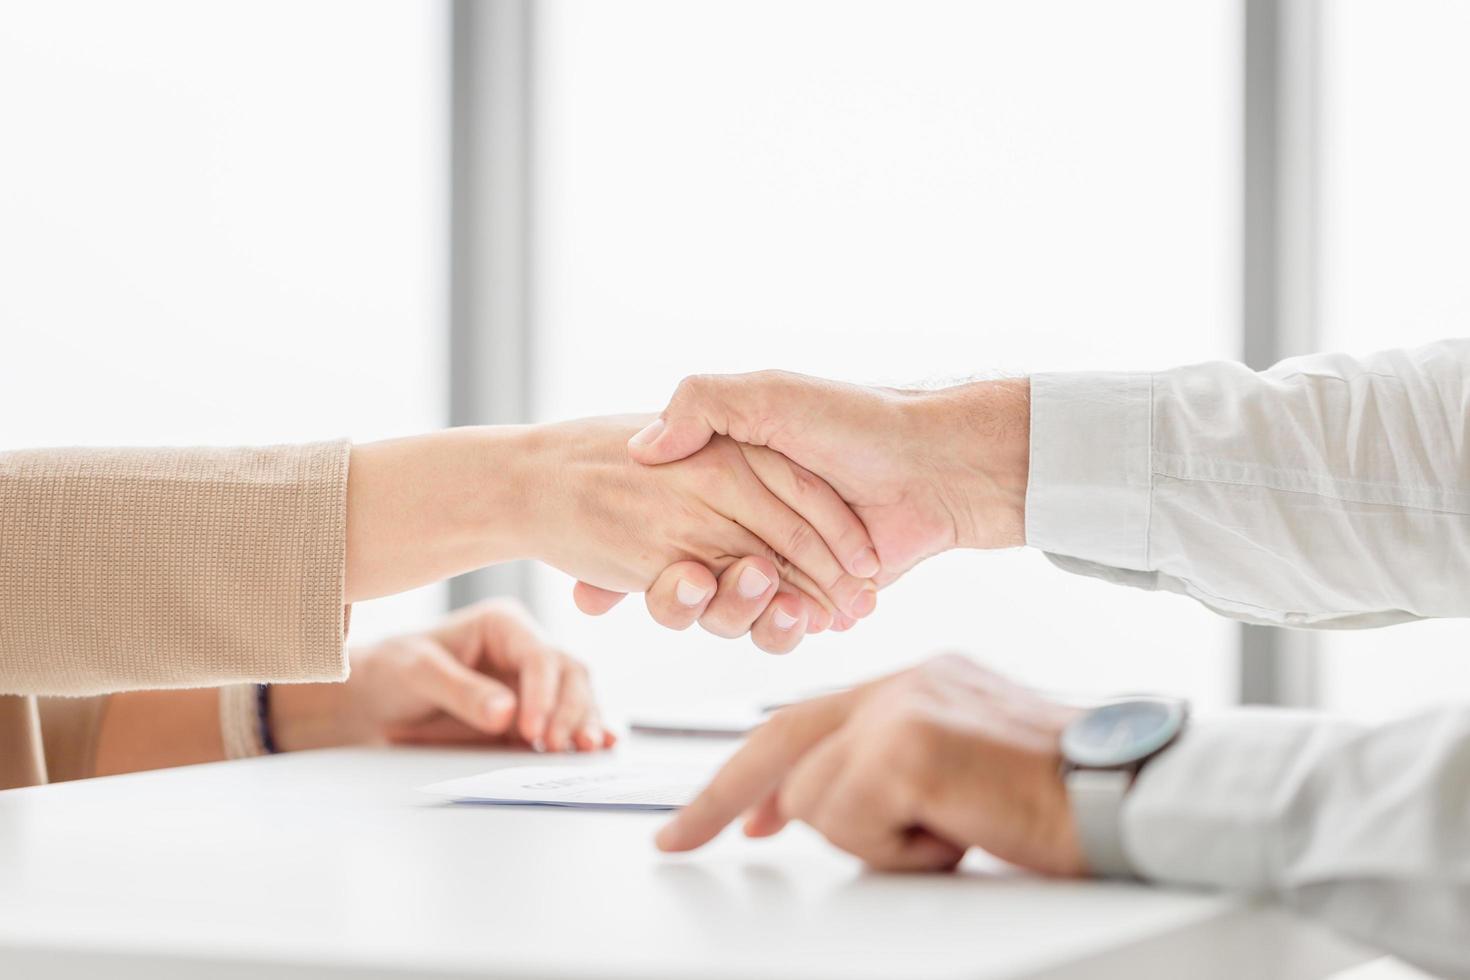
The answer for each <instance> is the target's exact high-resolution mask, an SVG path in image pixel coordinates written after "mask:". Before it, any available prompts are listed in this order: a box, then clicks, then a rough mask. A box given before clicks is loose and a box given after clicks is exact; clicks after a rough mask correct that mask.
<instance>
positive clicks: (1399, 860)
mask: <svg viewBox="0 0 1470 980" xmlns="http://www.w3.org/2000/svg"><path fill="white" fill-rule="evenodd" d="M1122 836H1123V843H1124V849H1125V851H1126V853H1127V856H1128V859H1129V861H1130V863H1131V864H1132V865H1133V867H1134V868H1135V870H1137V871H1138V873H1139V874H1140V875H1142V876H1143V877H1144V878H1147V879H1150V880H1153V881H1158V882H1163V883H1169V884H1178V885H1193V886H1210V887H1224V888H1233V889H1239V890H1244V891H1250V892H1258V893H1266V894H1271V895H1274V896H1276V897H1278V898H1280V899H1282V900H1283V901H1285V902H1286V903H1288V904H1289V905H1292V906H1294V907H1296V908H1298V909H1300V910H1301V911H1303V912H1305V913H1307V914H1311V915H1314V916H1316V917H1319V918H1321V919H1323V920H1324V921H1326V922H1328V923H1329V924H1331V925H1333V926H1334V927H1336V928H1338V929H1340V930H1341V931H1343V932H1344V933H1346V934H1347V935H1350V936H1353V937H1356V938H1358V939H1361V940H1364V941H1366V942H1368V943H1370V944H1372V945H1374V946H1376V947H1378V948H1381V949H1384V950H1385V951H1387V952H1390V953H1393V954H1395V955H1397V956H1399V957H1401V958H1402V959H1404V960H1406V961H1408V962H1410V963H1412V964H1414V965H1416V966H1418V967H1421V968H1423V969H1427V970H1430V971H1432V972H1434V973H1436V974H1440V975H1446V976H1464V977H1470V942H1467V941H1466V936H1467V930H1470V709H1464V708H1460V709H1446V710H1441V711H1436V712H1430V713H1427V714H1423V715H1419V716H1416V717H1412V718H1408V719H1405V720H1402V721H1399V722H1395V723H1392V724H1389V725H1385V726H1382V727H1378V728H1367V727H1362V726H1358V725H1355V724H1352V723H1349V722H1345V721H1340V720H1334V719H1331V718H1327V717H1324V716H1320V715H1313V714H1310V713H1305V712H1291V711H1284V710H1263V709H1239V710H1236V711H1232V712H1227V713H1225V714H1222V715H1219V716H1216V717H1214V718H1206V719H1200V720H1197V721H1196V722H1195V723H1194V724H1192V725H1191V726H1190V728H1189V729H1188V730H1187V731H1186V733H1185V734H1184V736H1183V737H1182V738H1181V739H1180V740H1179V741H1178V742H1177V743H1175V745H1173V746H1171V747H1170V748H1169V749H1168V750H1167V751H1165V752H1164V753H1162V754H1161V755H1159V756H1158V757H1156V758H1155V759H1154V760H1153V761H1152V762H1150V763H1149V764H1148V765H1147V766H1145V767H1144V769H1143V771H1142V772H1141V773H1140V775H1139V778H1138V781H1137V782H1136V783H1135V784H1134V787H1133V789H1132V791H1131V792H1130V793H1129V794H1128V796H1127V798H1126V800H1125V802H1124V806H1123V814H1122Z"/></svg>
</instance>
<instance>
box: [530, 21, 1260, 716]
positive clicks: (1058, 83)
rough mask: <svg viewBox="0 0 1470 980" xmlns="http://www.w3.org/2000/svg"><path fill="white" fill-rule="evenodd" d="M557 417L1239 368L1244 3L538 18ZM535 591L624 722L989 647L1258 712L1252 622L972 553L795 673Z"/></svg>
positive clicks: (1031, 671)
mask: <svg viewBox="0 0 1470 980" xmlns="http://www.w3.org/2000/svg"><path fill="white" fill-rule="evenodd" d="M537 14H538V23H537V38H538V43H539V49H538V51H537V57H538V59H539V62H538V63H539V65H540V72H539V74H538V76H537V79H536V89H537V93H538V96H539V104H538V111H537V116H536V123H537V133H536V137H537V150H536V160H537V164H538V169H537V172H536V173H537V196H536V199H535V206H536V209H537V213H538V215H539V218H540V224H539V225H538V229H537V246H538V247H537V252H536V254H535V257H534V259H535V261H534V267H535V268H536V269H537V270H538V276H537V279H536V292H535V299H534V306H535V310H536V315H537V336H536V339H537V348H536V360H537V364H538V373H537V376H536V378H535V390H536V391H537V393H538V401H537V411H538V414H539V416H540V417H541V418H546V419H551V418H560V417H566V416H576V415H586V414H594V413H599V412H604V411H606V410H608V409H609V408H610V407H617V408H625V409H639V410H650V411H651V410H656V409H657V408H658V407H659V405H660V404H661V399H662V398H664V397H666V396H667V395H668V394H669V393H670V392H671V391H672V390H673V388H674V385H675V384H676V383H677V382H678V380H679V378H680V377H682V376H683V375H685V374H688V373H691V372H700V371H720V372H727V371H744V370H751V369H758V368H765V367H782V368H788V369H793V370H800V371H806V372H809V373H815V374H822V375H827V376H831V377H838V378H843V379H848V380H854V381H868V382H885V383H898V384H907V383H912V382H924V381H945V380H953V379H958V378H963V377H967V376H969V375H972V374H976V373H981V374H984V373H989V372H994V371H1014V372H1028V371H1033V370H1045V369H1067V368H1135V369H1136V368H1151V367H1163V366H1168V365H1170V364H1173V363H1177V362H1184V361H1195V360H1204V359H1212V358H1220V357H1229V356H1233V355H1235V354H1236V353H1237V350H1238V347H1239V342H1238V339H1237V338H1238V329H1237V326H1236V323H1237V316H1238V314H1237V305H1236V299H1235V296H1236V290H1237V272H1236V241H1237V228H1236V224H1235V215H1236V213H1237V197H1236V184H1237V170H1236V164H1237V143H1236V133H1237V128H1238V127H1237V112H1238V105H1237V101H1236V93H1237V89H1238V75H1237V69H1236V66H1237V62H1238V55H1239V52H1238V48H1237V46H1236V45H1237V43H1238V27H1237V21H1236V5H1235V4H1233V3H1230V2H1224V0H1212V2H1196V3H1189V4H1180V3H1175V2H1170V0H1121V2H1109V3H1103V4H1099V3H1095V2H1091V0H1042V2H1034V3H1027V4H1013V3H969V2H952V3H935V2H919V3H912V2H905V3H899V2H893V0H886V2H852V0H820V2H810V0H804V2H797V3H791V2H765V0H757V2H739V3H735V2H717V3H714V2H709V3H687V2H680V0H637V2H617V3H603V2H596V0H579V2H574V0H553V2H549V3H542V4H539V5H538V6H537ZM539 584H540V588H539V590H538V595H539V596H540V597H542V599H543V602H542V606H543V608H544V611H545V614H546V616H547V618H548V620H549V621H550V622H551V624H552V625H553V628H554V629H555V630H556V632H557V633H558V634H560V635H561V636H563V637H564V638H566V639H567V640H568V641H569V642H570V644H571V646H572V647H573V649H576V650H578V651H580V652H582V653H584V654H586V655H589V656H591V657H594V658H595V660H596V664H597V667H598V671H599V673H600V675H601V677H602V680H603V686H604V688H605V689H607V690H609V691H610V692H612V693H614V694H616V695H617V696H618V698H619V700H622V701H624V702H627V703H636V702H639V701H644V700H664V699H674V698H692V697H696V696H699V695H714V694H728V693H734V692H745V691H751V690H755V691H769V692H782V691H786V690H792V689H795V690H800V689H802V688H804V687H814V686H820V685H821V684H823V683H827V682H830V681H833V680H836V679H842V678H847V677H851V676H854V675H861V674H867V673H872V672H874V671H876V670H880V669H888V668H889V667H892V666H896V665H899V664H904V663H909V662H913V661H915V660H917V659H919V658H921V657H923V656H925V655H927V654H929V653H931V652H934V651H936V650H939V649H943V648H958V649H964V650H967V651H970V652H972V653H974V654H975V655H977V656H979V657H980V658H982V659H984V660H985V661H987V662H990V663H993V664H996V665H998V666H1000V667H1003V668H1005V669H1006V670H1009V671H1012V672H1014V673H1016V674H1019V675H1020V676H1022V677H1024V678H1026V679H1028V680H1031V681H1034V682H1036V683H1039V684H1045V685H1048V686H1054V687H1062V688H1066V689H1069V690H1086V691H1094V692H1112V691H1118V690H1124V689H1134V690H1136V689H1141V688H1147V689H1162V690H1169V691H1175V692H1179V693H1183V694H1187V695H1190V696H1193V697H1195V698H1197V699H1199V700H1201V701H1203V702H1206V703H1221V702H1224V701H1227V700H1229V699H1231V698H1233V697H1234V696H1235V685H1234V680H1233V663H1234V657H1233V653H1234V644H1235V637H1236V632H1235V627H1234V626H1233V625H1231V624H1227V623H1225V622H1223V621H1221V620H1218V619H1215V618H1212V617H1211V616H1210V615H1209V614H1207V613H1205V612H1204V611H1203V610H1202V609H1200V608H1198V607H1196V606H1195V605H1193V604H1191V603H1190V602H1188V601H1186V600H1183V599H1180V598H1178V597H1174V596H1159V595H1152V594H1145V593H1140V592H1133V591H1124V590H1121V589H1118V588H1116V587H1109V586H1105V585H1102V584H1099V583H1096V582H1092V581H1088V580H1084V579H1080V578H1074V577H1071V576H1067V575H1065V574H1063V573H1061V572H1059V571H1056V570H1055V569H1053V568H1051V567H1050V566H1049V565H1048V564H1047V562H1046V561H1045V559H1044V558H1042V556H1040V555H1039V554H1036V553H1030V552H1027V553H1005V554H989V555H986V554H977V553H968V554H952V555H948V556H944V557H942V558H940V559H936V560H932V561H930V562H929V563H927V564H926V565H924V566H922V567H921V568H920V569H919V570H917V571H916V572H914V573H913V574H911V575H910V576H908V577H907V578H906V579H905V580H903V581H901V582H899V583H898V584H896V585H895V586H893V587H892V588H891V589H889V590H887V591H885V592H884V593H883V595H882V597H881V599H880V602H879V608H878V611H877V613H876V614H875V615H874V616H873V617H871V618H870V619H868V620H865V621H864V622H862V623H860V624H859V626H858V627H857V628H856V629H854V630H853V631H852V632H850V633H847V634H845V635H823V636H819V637H815V638H812V639H810V640H808V641H807V642H806V643H805V644H804V645H803V646H802V647H801V648H800V649H799V651H798V652H797V653H795V654H793V655H791V656H789V657H786V658H775V657H768V656H766V655H763V654H760V653H759V652H757V651H756V650H755V649H754V648H753V647H751V646H749V645H748V644H745V643H743V642H742V643H733V644H732V643H729V642H727V641H720V640H715V639H713V638H710V637H706V636H703V635H700V634H699V633H697V632H693V631H692V632H690V633H687V634H668V633H661V632H659V631H657V630H655V629H653V628H651V627H650V626H649V624H648V621H647V617H646V614H645V613H644V611H643V609H642V607H641V602H640V601H637V600H634V601H630V602H628V603H626V605H627V606H628V607H629V608H626V609H621V610H619V611H618V612H616V613H615V614H614V615H613V616H612V617H611V618H610V621H603V622H596V621H588V620H586V619H584V618H582V617H581V616H580V615H579V614H578V613H577V612H576V611H575V610H574V609H573V608H572V606H571V603H570V600H569V598H568V597H567V596H568V590H569V588H570V584H569V583H568V582H566V581H565V580H564V577H562V576H560V575H558V574H556V573H554V572H547V573H546V574H545V576H544V579H543V580H542V581H541V582H540V583H539Z"/></svg>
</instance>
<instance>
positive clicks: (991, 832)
mask: <svg viewBox="0 0 1470 980" xmlns="http://www.w3.org/2000/svg"><path fill="white" fill-rule="evenodd" d="M1076 714H1077V711H1076V709H1073V708H1068V707H1065V706H1063V705H1059V704H1055V703H1052V702H1049V701H1046V700H1044V699H1042V698H1040V697H1038V696H1037V695H1036V694H1034V693H1032V692H1030V691H1028V690H1026V689H1024V688H1021V687H1018V686H1017V685H1015V684H1012V683H1010V682H1009V681H1007V680H1005V679H1004V678H1002V677H1000V676H998V675H996V674H994V673H991V672H990V671H988V670H985V669H983V668H981V667H979V666H978V665H976V664H975V663H973V662H971V661H969V660H967V659H965V658H963V657H959V656H953V655H951V656H944V657H938V658H936V659H934V660H931V661H929V662H928V663H926V664H923V665H921V666H919V667H915V668H913V669H910V670H906V671H903V672H902V673H899V674H895V675H893V676H890V677H887V678H884V679H882V680H878V681H874V682H872V683H870V684H867V685H865V686H863V687H859V688H855V689H853V690H851V691H846V692H843V693H841V694H835V695H831V696H830V697H825V698H819V699H817V700H814V701H808V702H805V703H803V704H798V705H794V706H792V707H790V708H786V709H783V710H782V711H781V712H779V713H778V714H776V715H775V716H773V717H772V718H771V720H770V721H768V722H767V723H766V724H765V725H763V726H762V727H761V728H759V729H757V730H756V732H755V734H753V735H752V736H751V737H750V740H749V741H748V742H747V743H746V744H745V746H744V747H743V748H741V750H740V751H739V752H737V753H736V754H735V755H734V756H733V757H732V758H731V759H730V761H729V762H727V763H726V764H725V767H724V768H723V769H721V770H720V772H719V774H718V775H716V776H715V778H714V780H713V781H712V782H711V783H710V785H709V786H708V787H706V788H705V790H704V792H703V793H701V794H700V796H699V797H698V798H697V799H696V800H695V801H694V802H693V803H691V804H690V805H689V806H688V807H686V808H685V809H684V810H683V811H681V812H680V813H679V815H678V816H677V817H675V818H674V819H673V820H672V821H671V822H670V823H669V824H668V825H667V826H665V827H664V828H663V829H662V830H661V831H660V832H659V835H658V846H659V848H660V849H662V850H665V851H688V850H692V849H693V848H696V847H699V846H700V845H701V844H704V843H705V842H707V841H709V840H710V839H712V838H713V837H714V836H715V835H716V834H718V833H719V832H720V830H721V829H722V828H724V827H725V825H726V824H728V823H729V822H730V821H732V820H734V819H735V818H736V817H737V816H739V815H740V814H741V813H748V816H747V819H746V822H745V833H746V834H747V835H748V836H751V837H765V836H769V835H771V834H774V833H776V832H777V831H779V830H780V829H781V828H782V827H784V826H785V825H786V823H787V822H788V821H790V820H804V821H806V822H807V823H809V824H811V825H812V826H813V827H815V828H816V829H817V830H818V831H820V832H821V833H822V834H823V835H824V836H825V837H826V838H827V839H828V840H829V841H831V842H832V843H833V844H835V845H837V846H838V847H840V848H842V849H843V850H846V851H850V852H851V853H853V854H855V855H857V856H858V857H860V858H862V859H863V860H864V861H866V862H867V863H868V864H870V865H872V866H873V867H876V868H882V869H892V870H931V869H933V870H937V869H945V868H951V867H953V866H954V865H956V864H957V863H959V861H960V859H961V858H962V857H963V856H964V853H965V851H966V850H967V849H969V848H970V847H972V846H975V847H981V848H983V849H985V850H987V851H989V852H990V853H992V854H994V855H995V856H997V857H999V858H1001V859H1003V860H1006V861H1010V862H1011V863H1013V864H1017V865H1020V866H1022V867H1025V868H1030V869H1032V870H1036V871H1041V872H1044V873H1047V874H1056V875H1080V874H1085V873H1086V866H1085V863H1084V861H1083V858H1082V852H1081V847H1080V845H1079V843H1078V840H1077V833H1076V829H1075V827H1074V825H1073V822H1072V816H1071V810H1070V808H1069V806H1068V803H1067V794H1066V788H1065V786H1064V784H1063V782H1062V777H1061V755H1060V752H1059V749H1058V741H1059V739H1060V736H1061V731H1062V729H1063V728H1065V727H1066V725H1067V723H1068V722H1070V721H1071V720H1072V718H1074V717H1075V716H1076Z"/></svg>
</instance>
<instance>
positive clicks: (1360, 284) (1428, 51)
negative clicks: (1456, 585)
mask: <svg viewBox="0 0 1470 980" xmlns="http://www.w3.org/2000/svg"><path fill="white" fill-rule="evenodd" d="M1322 14H1323V27H1324V32H1325V33H1324V44H1323V54H1324V83H1323V100H1324V113H1325V115H1324V128H1323V143H1324V145H1323V151H1324V165H1325V173H1324V178H1325V180H1324V188H1323V201H1322V205H1323V228H1322V247H1323V267H1322V272H1323V282H1322V285H1323V320H1324V336H1323V344H1322V346H1323V347H1324V348H1325V349H1334V350H1347V351H1354V352H1366V351H1372V350H1380V349H1383V348H1388V347H1403V346H1412V345H1414V344H1420V343H1426V342H1428V341H1431V340H1436V339H1439V338H1442V337H1453V336H1461V337H1463V336H1465V335H1466V334H1467V332H1470V127H1467V125H1466V122H1465V120H1466V119H1467V118H1470V57H1467V52H1470V5H1467V4H1465V3H1462V2H1459V0H1355V2H1353V3H1329V4H1323V5H1322ZM1322 644H1323V657H1324V672H1323V678H1324V700H1325V703H1326V704H1327V705H1328V706H1329V707H1332V708H1336V709H1340V710H1345V711H1349V712H1352V713H1354V714H1358V715H1362V716H1365V717H1383V716H1387V715H1392V714H1395V713H1398V712H1400V711H1404V710H1408V709H1411V708H1413V707H1416V706H1419V705H1422V704H1425V703H1427V702H1431V701H1436V700H1452V699H1458V700H1460V701H1463V700H1464V699H1465V697H1466V694H1467V692H1470V623H1465V622H1463V621H1453V620H1446V621H1440V622H1433V623H1418V624H1414V625H1411V626H1402V627H1395V628H1393V629H1388V630H1374V631H1368V632H1361V633H1332V634H1326V635H1324V636H1323V638H1322Z"/></svg>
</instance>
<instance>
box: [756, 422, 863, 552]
mask: <svg viewBox="0 0 1470 980" xmlns="http://www.w3.org/2000/svg"><path fill="white" fill-rule="evenodd" d="M740 450H741V452H742V453H744V454H745V459H746V461H747V462H748V463H749V464H750V468H751V469H752V470H753V471H754V472H755V475H756V476H757V477H759V478H760V481H761V482H762V483H764V484H765V485H766V488H767V489H769V490H770V491H771V492H772V493H773V494H775V495H776V496H777V497H778V498H780V500H781V502H782V503H784V504H786V506H787V507H790V508H791V509H792V510H793V511H795V512H796V513H797V514H799V515H801V517H803V518H805V519H806V521H807V522H808V523H810V524H811V526H812V527H813V528H815V529H816V532H817V534H819V535H820V536H821V538H822V540H823V541H824V542H826V544H827V547H828V548H829V549H831V552H832V554H833V555H835V556H836V557H837V560H838V561H840V562H841V563H842V567H843V568H844V569H846V570H847V572H848V573H849V574H850V575H852V576H854V577H856V578H857V579H859V580H862V579H871V578H872V577H873V576H874V575H877V574H878V572H879V570H880V568H881V566H880V564H879V562H878V552H877V551H876V550H875V549H874V547H873V540H872V538H870V537H869V536H868V529H867V527H866V526H864V524H863V522H862V521H861V520H860V519H859V518H858V516H857V515H856V514H854V513H853V511H852V508H851V507H849V506H848V504H847V501H845V500H843V499H842V497H841V496H840V495H838V493H837V491H836V490H833V489H832V486H831V484H829V483H828V482H827V481H826V480H824V479H822V478H821V477H819V476H817V475H816V474H815V473H813V472H811V471H810V470H808V469H807V468H806V467H804V466H798V465H797V464H796V463H794V462H792V461H791V460H789V459H787V458H786V457H785V456H783V455H781V454H780V453H778V452H776V451H774V450H771V449H765V448H762V447H759V446H745V445H741V447H740Z"/></svg>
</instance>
